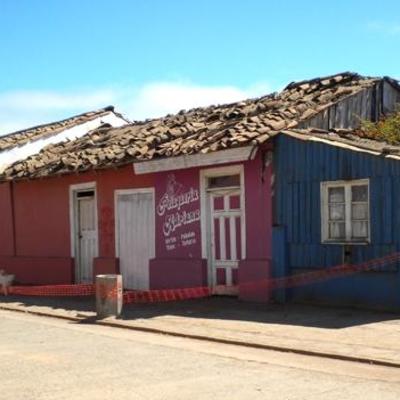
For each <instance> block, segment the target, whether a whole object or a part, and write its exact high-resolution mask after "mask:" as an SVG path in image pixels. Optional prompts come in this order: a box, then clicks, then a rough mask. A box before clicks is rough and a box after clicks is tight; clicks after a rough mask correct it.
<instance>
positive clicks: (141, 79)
mask: <svg viewBox="0 0 400 400" xmlns="http://www.w3.org/2000/svg"><path fill="white" fill-rule="evenodd" d="M399 49H400V1H398V0H395V1H390V0H381V1H379V2H376V1H371V0H359V1H356V0H347V1H345V0H334V1H329V2H328V1H322V0H320V1H316V0H314V1H311V0H303V1H295V0H292V1H285V0H280V1H268V0H245V1H243V0H213V1H211V0H201V1H198V0H197V1H192V0H186V1H184V0H146V1H144V0H140V1H139V0H113V1H109V0H108V1H103V0H96V1H92V0H79V1H78V0H68V1H65V0H0V54H1V58H0V76H1V79H0V134H5V133H7V132H11V131H13V130H16V129H23V128H28V127H30V126H33V125H36V124H40V123H47V122H51V121H56V120H59V119H62V118H67V117H69V116H72V115H74V114H78V113H81V112H86V111H89V110H94V109H98V108H101V107H104V106H107V105H114V106H115V108H116V110H117V111H120V112H122V113H124V114H125V115H126V116H127V117H128V118H129V119H131V120H141V119H145V118H150V117H157V116H162V115H165V114H167V113H173V112H178V111H179V110H181V109H189V108H192V107H196V106H206V105H209V104H220V103H227V102H233V101H238V100H241V99H244V98H248V97H256V96H260V95H264V94H267V93H270V92H272V91H277V90H281V89H282V88H284V87H285V86H286V85H287V84H288V83H290V82H291V81H295V80H303V79H309V78H313V77H317V76H323V75H329V74H334V73H337V72H342V71H354V72H358V73H360V74H364V75H370V76H383V75H389V76H392V77H394V78H397V79H400V51H399Z"/></svg>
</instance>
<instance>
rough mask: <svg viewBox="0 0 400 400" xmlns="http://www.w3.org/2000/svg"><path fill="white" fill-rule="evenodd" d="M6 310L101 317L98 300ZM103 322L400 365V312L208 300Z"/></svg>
mask: <svg viewBox="0 0 400 400" xmlns="http://www.w3.org/2000/svg"><path fill="white" fill-rule="evenodd" d="M0 308H7V309H17V310H20V311H28V312H34V313H43V314H45V315H53V316H57V317H64V318H69V319H72V320H76V321H79V320H82V321H84V320H88V321H93V320H94V319H95V312H94V299H93V298H54V297H53V298H38V297H36V298H33V297H22V296H21V297H17V296H10V297H7V298H4V297H1V298H0ZM99 323H102V324H107V325H112V326H116V325H117V326H121V327H126V328H132V329H141V330H148V331H155V332H160V333H166V334H173V335H178V336H188V337H195V338H199V339H201V340H217V341H222V342H233V343H234V344H243V345H246V346H254V347H265V348H276V349H281V350H286V351H295V352H300V353H310V354H315V353H317V354H321V355H324V356H327V357H333V358H342V357H343V358H353V359H354V361H355V360H356V359H360V361H364V362H367V361H370V362H377V363H388V364H393V366H398V367H400V314H390V313H383V312H373V311H364V310H353V309H344V308H327V307H312V306H300V305H285V306H279V305H268V306H265V305H260V304H251V303H243V302H239V301H237V300H235V299H230V298H208V299H199V300H189V301H183V302H174V303H160V304H138V305H133V304H132V305H127V306H125V307H124V312H123V315H122V317H121V318H119V319H107V320H103V321H102V322H99Z"/></svg>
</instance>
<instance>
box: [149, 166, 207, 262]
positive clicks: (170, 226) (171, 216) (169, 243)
mask: <svg viewBox="0 0 400 400" xmlns="http://www.w3.org/2000/svg"><path fill="white" fill-rule="evenodd" d="M190 175H191V176H193V178H194V179H190V176H189V175H188V174H187V171H184V172H181V173H168V174H162V176H161V179H160V181H159V184H158V185H157V188H156V192H157V193H156V198H157V203H156V217H157V234H158V239H159V240H158V250H159V251H158V253H161V254H162V255H164V256H167V257H182V256H185V257H187V256H189V257H194V256H197V255H198V252H199V251H198V248H199V247H200V191H199V187H198V186H199V185H198V179H196V178H195V174H190ZM160 243H162V246H160Z"/></svg>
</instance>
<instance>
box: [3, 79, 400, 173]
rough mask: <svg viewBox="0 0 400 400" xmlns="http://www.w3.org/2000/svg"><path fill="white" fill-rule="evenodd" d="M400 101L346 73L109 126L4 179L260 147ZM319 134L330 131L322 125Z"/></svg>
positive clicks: (390, 83)
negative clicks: (283, 134) (283, 135)
mask: <svg viewBox="0 0 400 400" xmlns="http://www.w3.org/2000/svg"><path fill="white" fill-rule="evenodd" d="M399 101H400V86H399V84H398V82H397V81H395V80H394V79H391V78H387V77H385V78H370V77H363V76H360V75H358V74H355V73H350V72H346V73H341V74H337V75H332V76H328V77H324V78H317V79H313V80H309V81H302V82H298V83H291V84H289V85H288V86H287V87H286V88H285V89H284V90H283V91H281V92H280V93H273V94H270V95H267V96H263V97H260V98H256V99H249V100H245V101H241V102H236V103H232V104H225V105H217V106H210V107H203V108H195V109H192V110H189V111H180V112H179V113H178V114H175V115H167V116H165V117H163V118H158V119H151V120H146V121H142V122H134V123H130V124H127V125H124V126H121V127H118V128H112V127H101V128H99V129H96V130H94V131H92V132H90V133H88V134H86V135H85V136H83V137H81V138H77V139H75V140H73V141H66V142H61V143H56V144H51V145H49V146H47V147H45V148H44V149H43V150H42V151H41V152H40V153H38V154H34V155H32V156H30V157H28V158H26V159H24V160H21V161H19V162H16V163H14V164H13V165H12V166H10V167H9V168H7V169H6V170H5V171H4V174H3V176H2V179H32V178H39V177H46V176H51V175H58V174H67V173H71V172H82V171H87V170H91V169H100V168H109V167H115V166H119V165H124V164H127V163H131V162H140V161H146V160H151V159H154V158H161V157H172V156H179V155H190V154H194V153H210V152H215V151H219V150H223V149H228V148H235V147H240V146H247V145H260V144H262V143H264V142H266V141H267V140H268V139H270V138H271V137H273V136H275V135H276V134H278V133H280V132H282V131H283V132H289V131H290V130H293V129H295V128H296V129H309V128H312V127H315V128H319V129H325V130H326V135H327V134H328V131H330V130H332V129H336V128H340V129H343V128H345V129H354V128H356V127H357V126H358V125H359V123H360V119H361V118H365V119H372V120H376V119H377V118H379V116H380V115H382V114H385V113H387V112H390V111H393V109H394V107H395V104H396V103H397V102H399ZM305 132H306V131H299V132H298V133H299V134H301V133H302V134H303V135H304V134H305ZM319 135H324V133H323V131H322V130H321V131H320V132H319ZM337 136H338V137H339V136H340V134H337ZM330 139H332V137H331V138H330ZM351 140H352V142H353V143H355V142H356V141H357V139H356V138H352V139H351Z"/></svg>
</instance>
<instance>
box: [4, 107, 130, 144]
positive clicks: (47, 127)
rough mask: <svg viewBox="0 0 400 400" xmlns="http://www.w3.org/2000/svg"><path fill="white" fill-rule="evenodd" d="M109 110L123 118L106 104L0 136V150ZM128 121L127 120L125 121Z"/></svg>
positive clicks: (90, 118) (87, 119) (72, 125)
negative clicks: (94, 109)
mask: <svg viewBox="0 0 400 400" xmlns="http://www.w3.org/2000/svg"><path fill="white" fill-rule="evenodd" d="M110 112H112V113H114V114H116V115H118V116H119V117H120V118H123V117H122V116H121V115H120V114H118V113H116V112H115V111H114V107H113V106H108V107H105V108H102V109H100V110H96V111H90V112H86V113H83V114H79V115H75V116H73V117H70V118H67V119H63V120H62V121H57V122H51V123H48V124H43V125H37V126H34V127H32V128H28V129H23V130H20V131H16V132H12V133H9V134H7V135H4V136H0V152H2V151H5V150H10V149H12V148H15V147H20V146H22V145H24V144H26V143H28V142H32V141H34V140H38V139H42V138H47V137H49V136H53V135H56V134H57V133H59V132H61V131H63V130H65V129H69V128H72V127H74V126H77V125H80V124H83V123H85V122H89V121H92V120H93V119H96V118H98V117H101V116H103V115H107V114H109V113H110ZM127 122H128V121H127Z"/></svg>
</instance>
